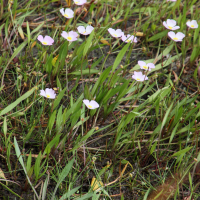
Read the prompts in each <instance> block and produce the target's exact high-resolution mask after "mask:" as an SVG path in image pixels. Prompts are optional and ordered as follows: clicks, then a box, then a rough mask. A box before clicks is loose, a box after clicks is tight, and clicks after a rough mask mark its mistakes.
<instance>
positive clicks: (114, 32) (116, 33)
mask: <svg viewBox="0 0 200 200" xmlns="http://www.w3.org/2000/svg"><path fill="white" fill-rule="evenodd" d="M108 32H109V33H110V34H111V35H112V36H113V37H115V38H118V37H121V36H122V35H124V33H123V32H122V30H121V29H117V30H115V29H113V28H109V29H108Z"/></svg>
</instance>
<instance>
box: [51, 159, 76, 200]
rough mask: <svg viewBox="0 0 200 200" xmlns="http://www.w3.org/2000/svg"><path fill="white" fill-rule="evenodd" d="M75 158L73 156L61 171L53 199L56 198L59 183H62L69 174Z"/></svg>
mask: <svg viewBox="0 0 200 200" xmlns="http://www.w3.org/2000/svg"><path fill="white" fill-rule="evenodd" d="M74 160H75V158H73V159H72V160H70V161H69V163H68V164H67V165H66V166H65V168H64V169H63V171H62V172H61V174H60V176H59V180H58V182H57V184H56V187H55V189H54V192H53V195H52V197H51V200H54V199H55V194H56V191H57V189H58V187H59V185H60V184H61V183H62V181H63V180H64V179H65V177H66V176H67V175H68V173H69V171H70V170H71V168H72V166H73V163H74Z"/></svg>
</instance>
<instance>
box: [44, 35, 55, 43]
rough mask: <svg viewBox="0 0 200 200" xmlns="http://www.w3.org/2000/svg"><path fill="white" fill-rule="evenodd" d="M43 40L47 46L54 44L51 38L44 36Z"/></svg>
mask: <svg viewBox="0 0 200 200" xmlns="http://www.w3.org/2000/svg"><path fill="white" fill-rule="evenodd" d="M44 40H45V41H46V42H47V43H48V45H52V44H53V43H54V39H53V38H51V37H50V36H48V35H46V36H45V37H44Z"/></svg>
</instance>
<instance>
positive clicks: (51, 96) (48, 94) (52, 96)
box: [40, 88, 56, 99]
mask: <svg viewBox="0 0 200 200" xmlns="http://www.w3.org/2000/svg"><path fill="white" fill-rule="evenodd" d="M40 95H41V96H43V97H46V98H48V99H55V98H56V93H55V91H54V90H53V89H51V88H46V89H45V91H44V90H40Z"/></svg>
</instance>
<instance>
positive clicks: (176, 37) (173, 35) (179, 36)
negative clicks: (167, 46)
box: [168, 31, 185, 42]
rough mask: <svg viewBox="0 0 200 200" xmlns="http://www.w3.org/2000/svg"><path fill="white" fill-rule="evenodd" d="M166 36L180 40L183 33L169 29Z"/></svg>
mask: <svg viewBox="0 0 200 200" xmlns="http://www.w3.org/2000/svg"><path fill="white" fill-rule="evenodd" d="M168 36H169V37H170V38H171V39H172V40H174V41H175V42H182V40H183V38H184V37H185V34H183V33H181V32H178V33H177V34H175V33H174V32H173V31H170V32H169V33H168Z"/></svg>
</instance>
